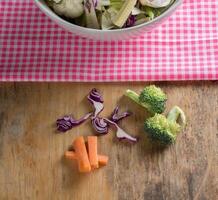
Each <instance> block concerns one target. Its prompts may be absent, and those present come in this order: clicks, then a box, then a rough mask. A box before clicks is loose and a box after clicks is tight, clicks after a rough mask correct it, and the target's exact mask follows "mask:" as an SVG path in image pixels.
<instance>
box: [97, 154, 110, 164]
mask: <svg viewBox="0 0 218 200" xmlns="http://www.w3.org/2000/svg"><path fill="white" fill-rule="evenodd" d="M98 163H99V165H103V166H105V165H107V163H108V156H104V155H98Z"/></svg>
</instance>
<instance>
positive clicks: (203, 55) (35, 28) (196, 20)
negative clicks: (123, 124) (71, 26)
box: [0, 0, 218, 82]
mask: <svg viewBox="0 0 218 200" xmlns="http://www.w3.org/2000/svg"><path fill="white" fill-rule="evenodd" d="M217 79H218V1H217V0H185V1H184V3H183V6H181V7H180V8H179V10H178V11H177V12H176V13H175V14H173V15H172V16H171V17H170V19H168V20H167V21H166V22H165V23H164V24H163V25H161V26H159V27H158V28H157V29H156V30H153V31H152V32H151V33H145V34H144V35H142V36H141V37H138V38H136V39H131V40H129V41H118V42H98V41H91V40H87V39H82V38H80V37H78V36H75V35H73V34H71V33H68V32H67V31H65V30H63V29H62V28H60V27H59V26H58V25H56V24H55V23H54V22H52V21H51V20H50V19H49V18H48V17H46V16H45V15H44V14H43V13H42V12H41V11H40V10H39V9H38V8H37V7H36V5H35V4H34V2H33V0H0V80H1V81H81V82H85V81H89V82H91V81H96V82H100V81H153V80H217Z"/></svg>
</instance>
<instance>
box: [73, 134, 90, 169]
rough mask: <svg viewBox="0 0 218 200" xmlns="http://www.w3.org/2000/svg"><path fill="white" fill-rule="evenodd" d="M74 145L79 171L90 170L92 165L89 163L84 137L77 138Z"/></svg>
mask: <svg viewBox="0 0 218 200" xmlns="http://www.w3.org/2000/svg"><path fill="white" fill-rule="evenodd" d="M73 146H74V149H75V153H76V157H77V159H78V165H79V171H80V172H90V171H91V166H90V163H89V158H88V154H87V151H86V146H85V141H84V138H83V137H82V136H81V137H78V138H77V139H75V141H74V143H73Z"/></svg>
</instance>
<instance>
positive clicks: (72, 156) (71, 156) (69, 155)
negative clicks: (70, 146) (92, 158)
mask: <svg viewBox="0 0 218 200" xmlns="http://www.w3.org/2000/svg"><path fill="white" fill-rule="evenodd" d="M64 155H65V157H66V158H69V159H71V160H76V159H77V157H76V154H75V152H74V151H66V152H65V154H64Z"/></svg>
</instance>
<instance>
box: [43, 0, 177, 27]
mask: <svg viewBox="0 0 218 200" xmlns="http://www.w3.org/2000/svg"><path fill="white" fill-rule="evenodd" d="M46 2H47V3H48V5H49V7H50V8H51V9H52V10H53V11H54V12H55V13H56V14H57V15H59V16H61V17H62V18H64V19H65V20H67V21H69V22H71V23H73V24H76V25H79V26H83V27H87V28H92V29H102V30H112V29H121V28H128V27H132V26H136V25H139V24H143V23H146V22H148V21H151V20H153V19H154V18H156V17H158V16H160V15H161V14H162V13H164V12H165V11H166V10H167V9H168V8H169V7H170V6H171V5H172V4H173V3H174V2H175V0H46Z"/></svg>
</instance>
